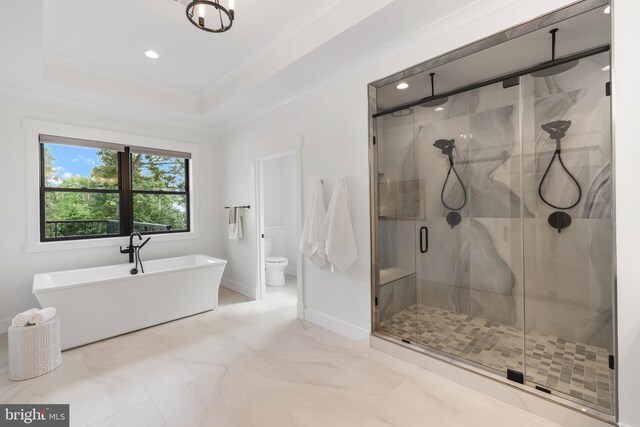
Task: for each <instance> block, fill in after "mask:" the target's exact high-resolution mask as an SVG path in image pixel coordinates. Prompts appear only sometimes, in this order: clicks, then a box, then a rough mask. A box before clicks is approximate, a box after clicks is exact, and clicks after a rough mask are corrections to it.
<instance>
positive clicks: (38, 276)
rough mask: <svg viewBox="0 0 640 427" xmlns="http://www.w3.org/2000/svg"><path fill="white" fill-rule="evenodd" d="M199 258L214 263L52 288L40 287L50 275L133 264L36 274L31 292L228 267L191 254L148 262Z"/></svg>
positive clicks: (224, 263)
mask: <svg viewBox="0 0 640 427" xmlns="http://www.w3.org/2000/svg"><path fill="white" fill-rule="evenodd" d="M199 256H200V257H204V258H205V259H207V260H213V261H214V262H211V263H206V264H196V265H189V266H185V267H177V268H171V269H167V270H160V271H154V272H152V273H144V274H135V275H133V274H131V275H127V276H123V277H113V278H109V279H102V280H93V281H88V282H82V283H72V284H65V285H58V286H50V287H41V286H40V282H41V281H43V280H46V279H45V278H46V276H50V275H54V274H64V273H75V272H80V271H86V270H95V269H103V268H110V267H118V266H129V265H131V263H122V264H110V265H102V266H98V267H87V268H76V269H72V270H58V271H49V272H45V273H36V274H34V275H33V284H32V288H31V292H32V294H33V295H38V294H44V293H50V292H60V291H64V290H67V289H72V288H79V287H86V286H95V285H100V284H104V283H110V282H121V281H124V280H141V279H143V278H145V277H153V276H159V275H162V274H167V273H169V272H179V271H187V270H199V269H203V268H211V267H213V266H220V265H222V266H226V264H227V260H224V259H220V258H216V257H212V256H209V255H205V254H191V255H183V256H177V257H171V258H159V259H150V260H148V261H146V262H153V261H170V260H175V259H182V258H187V257H199ZM39 279H40V280H39Z"/></svg>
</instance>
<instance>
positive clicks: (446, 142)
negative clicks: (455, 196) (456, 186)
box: [433, 139, 467, 228]
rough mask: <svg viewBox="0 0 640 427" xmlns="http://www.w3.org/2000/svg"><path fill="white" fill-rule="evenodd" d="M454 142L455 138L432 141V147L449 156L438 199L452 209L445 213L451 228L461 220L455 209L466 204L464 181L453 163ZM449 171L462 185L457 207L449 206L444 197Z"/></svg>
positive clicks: (457, 209)
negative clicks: (461, 197) (460, 197)
mask: <svg viewBox="0 0 640 427" xmlns="http://www.w3.org/2000/svg"><path fill="white" fill-rule="evenodd" d="M455 143H456V140H455V139H439V140H437V141H436V142H434V143H433V146H434V147H436V148H438V149H440V151H442V154H444V155H445V156H447V157H448V158H449V170H448V171H447V177H446V178H445V180H444V183H443V184H442V191H441V192H440V201H441V202H442V205H443V206H444V207H445V208H447V209H449V210H451V211H452V212H449V213H448V214H447V223H448V224H449V225H450V226H451V228H453V227H455V226H456V225H458V224H460V222H461V221H462V218H461V217H460V214H459V213H458V212H456V211H459V210H460V209H462V208H464V206H465V205H466V204H467V189H466V188H465V186H464V182H462V179H461V178H460V175H458V171H457V170H456V167H455V165H454V164H453V149H454V147H455ZM451 171H453V173H454V175H455V176H456V178H457V179H458V182H459V183H460V186H461V187H462V196H463V201H462V204H461V205H460V206H458V207H452V206H449V205H448V204H447V202H446V201H445V199H444V190H445V188H446V187H447V182H448V181H449V177H450V176H451Z"/></svg>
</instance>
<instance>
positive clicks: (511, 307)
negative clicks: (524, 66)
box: [415, 84, 523, 327]
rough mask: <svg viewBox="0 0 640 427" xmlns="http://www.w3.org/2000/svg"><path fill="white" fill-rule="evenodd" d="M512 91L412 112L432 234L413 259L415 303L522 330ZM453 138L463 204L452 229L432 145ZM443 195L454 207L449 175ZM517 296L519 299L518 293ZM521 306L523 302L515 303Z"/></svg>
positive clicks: (456, 193)
mask: <svg viewBox="0 0 640 427" xmlns="http://www.w3.org/2000/svg"><path fill="white" fill-rule="evenodd" d="M518 96H519V90H518V88H517V87H512V88H508V89H504V88H503V87H502V85H501V84H499V85H492V86H487V87H484V88H481V89H478V90H474V91H470V92H467V93H463V94H459V95H455V96H453V97H451V98H449V100H448V102H447V104H445V105H444V106H443V107H444V108H445V110H444V111H439V112H438V111H435V110H434V109H433V108H430V109H421V110H419V111H418V112H417V114H416V118H415V122H416V126H420V127H422V129H423V130H422V133H421V134H420V135H419V137H418V138H417V144H418V150H417V151H418V163H419V166H418V173H419V176H420V181H421V182H424V187H423V189H422V190H423V191H422V193H421V198H422V200H423V202H422V203H423V205H424V213H425V219H424V220H423V221H422V222H421V223H419V224H418V226H422V225H425V226H427V227H428V228H429V251H428V252H427V253H426V254H418V261H417V264H416V265H417V279H418V289H417V291H418V302H419V303H420V304H424V305H428V306H432V307H438V308H442V309H446V310H449V311H453V312H455V313H461V314H466V315H470V316H477V317H482V318H485V319H488V320H492V321H497V322H501V323H507V324H510V325H513V326H520V327H521V326H522V313H523V310H522V304H521V303H520V302H519V301H516V297H515V295H516V292H517V288H520V289H521V288H522V283H521V274H520V271H521V270H522V268H521V254H522V251H521V246H522V245H521V238H520V236H521V224H522V220H521V215H520V199H519V195H518V192H517V191H514V190H513V189H512V188H513V187H515V186H517V187H518V189H519V185H520V184H519V183H520V165H519V160H518V161H513V158H514V156H515V157H517V156H519V142H518V141H519V140H518V131H519V115H518V99H519V98H518ZM438 139H448V140H450V139H455V150H454V166H455V168H456V170H457V171H458V174H459V176H460V178H461V181H462V184H463V185H464V191H466V196H467V203H466V205H465V206H464V207H463V208H462V209H460V210H458V211H457V212H458V213H459V214H460V215H461V216H462V222H461V224H459V225H457V226H455V227H453V228H452V227H450V226H449V224H448V223H447V222H446V215H447V214H448V213H449V212H451V210H449V209H447V208H446V207H445V206H444V205H443V203H442V201H441V192H442V188H443V184H444V182H445V179H446V176H447V172H448V169H449V160H448V158H447V157H446V156H445V155H443V154H442V153H441V152H440V150H438V149H436V148H435V147H434V146H433V143H434V142H435V141H436V140H438ZM442 197H443V198H444V201H445V203H446V204H447V205H449V206H452V207H455V206H456V205H458V206H459V205H460V204H461V202H462V201H464V192H463V187H462V185H461V184H460V182H458V181H457V179H456V178H455V176H454V175H453V173H451V174H450V177H449V180H448V181H447V185H446V186H445V187H444V193H442ZM520 295H521V293H520ZM520 300H521V298H520Z"/></svg>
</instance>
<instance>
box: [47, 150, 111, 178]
mask: <svg viewBox="0 0 640 427" xmlns="http://www.w3.org/2000/svg"><path fill="white" fill-rule="evenodd" d="M48 147H49V151H50V152H51V154H53V156H54V157H55V161H54V163H53V165H54V168H56V170H57V171H58V176H59V177H60V178H62V179H66V178H71V177H72V176H86V177H88V176H89V175H90V174H91V170H92V169H93V168H94V166H99V165H100V164H101V163H100V161H99V159H98V149H95V148H84V147H72V146H67V145H53V144H51V145H49V146H48Z"/></svg>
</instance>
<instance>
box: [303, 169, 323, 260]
mask: <svg viewBox="0 0 640 427" xmlns="http://www.w3.org/2000/svg"><path fill="white" fill-rule="evenodd" d="M326 213H327V211H326V209H325V207H324V190H323V189H322V181H321V180H317V181H316V182H315V184H313V192H312V193H311V200H310V201H309V207H308V208H307V215H306V216H305V219H304V228H303V230H302V237H301V238H300V252H301V253H302V254H303V255H304V256H306V257H307V258H309V259H310V260H311V262H313V263H314V264H315V266H316V267H318V268H322V267H324V264H325V262H326V258H327V257H326V255H325V252H324V240H323V239H322V238H321V237H320V231H321V230H322V222H323V221H324V217H325V215H326Z"/></svg>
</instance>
